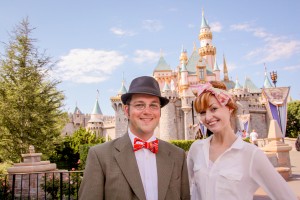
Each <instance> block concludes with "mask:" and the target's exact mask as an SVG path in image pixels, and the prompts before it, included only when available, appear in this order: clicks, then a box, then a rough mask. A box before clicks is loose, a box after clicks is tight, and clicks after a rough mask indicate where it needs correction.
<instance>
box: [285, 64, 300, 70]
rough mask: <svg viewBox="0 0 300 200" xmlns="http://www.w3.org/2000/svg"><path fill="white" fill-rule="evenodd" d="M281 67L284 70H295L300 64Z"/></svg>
mask: <svg viewBox="0 0 300 200" xmlns="http://www.w3.org/2000/svg"><path fill="white" fill-rule="evenodd" d="M282 69H283V70H285V71H295V70H298V69H300V65H292V66H285V67H283V68H282Z"/></svg>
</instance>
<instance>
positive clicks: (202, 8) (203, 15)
mask: <svg viewBox="0 0 300 200" xmlns="http://www.w3.org/2000/svg"><path fill="white" fill-rule="evenodd" d="M202 16H204V8H202Z"/></svg>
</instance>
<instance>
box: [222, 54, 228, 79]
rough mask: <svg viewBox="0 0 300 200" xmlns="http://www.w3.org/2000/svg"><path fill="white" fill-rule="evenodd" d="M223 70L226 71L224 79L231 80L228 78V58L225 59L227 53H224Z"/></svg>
mask: <svg viewBox="0 0 300 200" xmlns="http://www.w3.org/2000/svg"><path fill="white" fill-rule="evenodd" d="M223 71H224V81H229V78H228V69H227V65H226V59H225V55H224V54H223Z"/></svg>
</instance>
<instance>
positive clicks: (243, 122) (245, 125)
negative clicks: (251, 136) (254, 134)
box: [237, 114, 250, 133]
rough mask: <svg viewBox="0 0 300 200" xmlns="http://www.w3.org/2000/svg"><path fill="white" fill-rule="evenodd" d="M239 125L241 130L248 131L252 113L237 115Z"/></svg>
mask: <svg viewBox="0 0 300 200" xmlns="http://www.w3.org/2000/svg"><path fill="white" fill-rule="evenodd" d="M237 118H238V121H239V125H240V128H241V130H246V132H247V133H248V129H249V124H250V114H244V115H237Z"/></svg>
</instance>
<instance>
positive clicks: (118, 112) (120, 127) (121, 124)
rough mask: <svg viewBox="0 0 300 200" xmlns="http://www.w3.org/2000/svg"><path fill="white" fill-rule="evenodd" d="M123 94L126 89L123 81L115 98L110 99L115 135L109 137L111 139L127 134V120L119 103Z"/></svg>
mask: <svg viewBox="0 0 300 200" xmlns="http://www.w3.org/2000/svg"><path fill="white" fill-rule="evenodd" d="M125 93H127V89H126V87H125V84H124V79H123V81H122V86H121V89H120V90H119V92H118V94H117V96H115V97H111V98H110V101H111V105H112V107H113V109H114V110H115V135H111V136H110V137H111V139H115V138H118V137H121V136H123V135H124V134H125V133H127V128H128V118H127V117H126V115H125V113H124V110H123V104H122V101H121V95H122V94H125Z"/></svg>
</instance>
